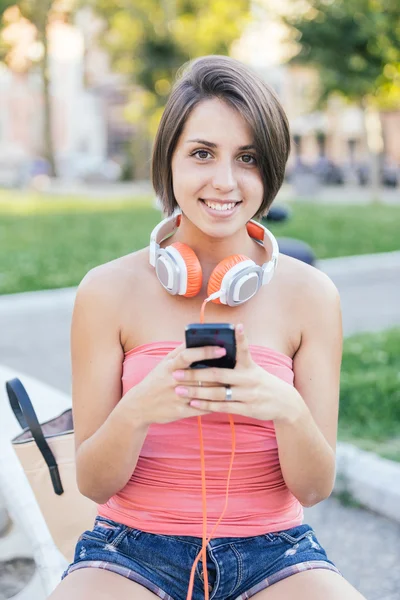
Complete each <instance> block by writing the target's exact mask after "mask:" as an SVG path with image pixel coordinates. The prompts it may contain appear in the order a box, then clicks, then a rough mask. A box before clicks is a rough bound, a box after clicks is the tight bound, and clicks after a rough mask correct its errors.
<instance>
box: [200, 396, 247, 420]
mask: <svg viewBox="0 0 400 600" xmlns="http://www.w3.org/2000/svg"><path fill="white" fill-rule="evenodd" d="M189 404H190V406H193V407H195V408H196V409H198V410H205V411H207V412H221V413H230V414H232V415H243V416H246V415H247V411H248V407H247V405H246V404H244V403H243V402H211V401H209V400H191V401H190V403H189Z"/></svg>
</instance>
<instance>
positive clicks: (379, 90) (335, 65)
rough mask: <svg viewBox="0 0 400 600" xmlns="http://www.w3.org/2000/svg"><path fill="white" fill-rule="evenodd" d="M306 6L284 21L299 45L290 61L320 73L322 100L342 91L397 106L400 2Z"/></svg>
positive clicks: (319, 1) (351, 0) (315, 1)
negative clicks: (303, 9) (311, 66)
mask: <svg viewBox="0 0 400 600" xmlns="http://www.w3.org/2000/svg"><path fill="white" fill-rule="evenodd" d="M307 6H308V9H307V10H306V11H303V12H301V13H300V12H296V14H292V15H290V16H288V17H285V19H284V20H285V22H286V23H287V24H288V25H290V26H291V27H292V28H293V32H294V35H293V38H294V39H296V40H297V41H298V43H299V44H300V48H299V53H298V54H297V56H296V57H294V58H293V59H292V60H293V61H294V62H300V63H307V64H311V65H314V66H316V67H317V68H318V69H319V71H320V76H321V85H322V100H324V99H326V98H327V97H328V96H329V94H331V93H332V92H340V93H343V94H344V95H345V96H346V97H348V98H350V99H352V100H361V99H363V98H365V97H366V96H373V97H375V98H376V99H377V100H378V101H379V102H381V103H383V104H385V103H386V104H387V103H388V101H389V104H391V103H392V102H393V103H394V105H396V104H397V106H399V102H400V45H399V39H400V3H399V2H398V0H334V1H331V2H326V0H310V1H309V2H308V3H307Z"/></svg>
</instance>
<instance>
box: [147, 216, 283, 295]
mask: <svg viewBox="0 0 400 600" xmlns="http://www.w3.org/2000/svg"><path fill="white" fill-rule="evenodd" d="M181 218H182V213H181V212H180V211H179V212H177V213H174V214H173V215H172V216H171V217H168V218H167V219H164V220H163V221H161V223H159V224H158V225H157V226H156V227H155V228H154V229H153V231H152V233H151V236H150V264H151V265H152V266H153V267H155V270H156V274H157V277H158V280H159V281H160V283H161V285H162V286H163V287H164V288H165V289H166V290H167V292H169V293H170V294H172V295H177V294H178V295H181V296H185V297H186V298H192V297H193V296H197V294H198V293H199V291H200V290H201V286H202V282H203V273H202V269H201V265H200V261H199V259H198V258H197V256H196V254H195V252H194V251H193V250H192V248H190V247H189V246H188V245H186V244H182V242H175V243H174V244H171V245H170V246H167V247H166V248H161V247H160V244H161V243H162V242H163V241H164V240H165V239H166V238H167V237H170V235H172V234H173V233H175V231H176V230H177V229H178V227H179V225H180V223H181ZM246 227H247V231H248V233H249V235H250V237H251V238H252V239H254V240H256V241H257V242H258V243H262V244H263V245H264V248H265V250H266V251H267V254H268V257H269V260H268V261H267V262H265V263H264V264H263V265H262V266H259V265H257V264H256V263H255V262H254V261H253V260H251V259H250V258H248V257H247V256H245V255H244V254H233V255H232V256H228V257H227V258H224V260H222V261H221V262H220V263H218V265H217V266H216V267H215V269H214V270H213V272H212V273H211V276H210V279H209V281H208V286H207V295H208V300H211V301H212V302H214V303H215V304H228V305H229V306H238V305H239V304H243V303H244V302H246V301H247V300H250V298H252V297H253V296H254V295H255V294H256V293H257V292H258V290H259V289H260V287H261V286H262V285H265V284H267V283H269V282H270V281H271V279H272V277H273V275H274V272H275V269H276V266H277V264H278V256H279V248H278V243H277V241H276V239H275V237H274V236H273V235H272V233H271V232H270V231H269V230H268V229H267V228H266V227H264V226H263V225H260V223H257V221H254V220H252V219H251V220H250V221H249V222H248V223H247V225H246Z"/></svg>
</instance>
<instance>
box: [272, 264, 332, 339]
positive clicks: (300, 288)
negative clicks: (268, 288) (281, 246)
mask: <svg viewBox="0 0 400 600" xmlns="http://www.w3.org/2000/svg"><path fill="white" fill-rule="evenodd" d="M278 270H279V279H280V281H281V283H282V286H283V290H284V291H285V293H286V294H289V295H290V297H291V298H292V299H293V307H295V312H296V317H297V319H298V320H299V323H301V324H302V325H303V326H306V325H307V323H310V321H311V322H314V323H315V322H316V321H317V320H318V316H319V315H325V316H326V317H327V316H328V315H329V313H331V314H332V313H334V312H336V313H338V312H339V313H340V296H339V291H338V289H337V287H336V285H335V284H334V283H333V281H332V280H331V279H330V277H328V275H326V273H323V272H322V271H320V270H319V269H317V268H316V267H313V266H311V265H308V264H306V263H304V262H302V261H300V260H298V259H296V258H292V257H290V256H285V255H280V258H279V267H278ZM302 329H303V327H302Z"/></svg>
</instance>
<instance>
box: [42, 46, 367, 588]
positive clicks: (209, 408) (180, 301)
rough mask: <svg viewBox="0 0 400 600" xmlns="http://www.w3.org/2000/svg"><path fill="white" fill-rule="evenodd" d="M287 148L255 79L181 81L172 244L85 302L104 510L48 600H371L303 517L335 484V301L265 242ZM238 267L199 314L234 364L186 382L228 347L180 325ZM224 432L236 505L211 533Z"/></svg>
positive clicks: (87, 371)
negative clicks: (221, 337)
mask: <svg viewBox="0 0 400 600" xmlns="http://www.w3.org/2000/svg"><path fill="white" fill-rule="evenodd" d="M289 150H290V137H289V129H288V123H287V119H286V116H285V114H284V111H283V109H282V107H281V105H280V103H279V101H278V99H277V97H276V96H275V94H274V93H273V91H272V90H271V89H270V88H269V87H268V86H267V85H266V84H265V83H263V82H262V81H261V80H260V79H259V78H258V77H257V76H256V75H255V74H253V73H252V72H251V71H250V70H249V69H248V68H247V67H245V66H244V65H242V64H241V63H239V62H237V61H234V60H232V59H230V58H226V57H220V56H209V57H203V58H201V59H198V60H195V61H194V62H192V63H191V64H190V65H189V67H188V68H187V69H186V70H185V71H183V73H181V74H180V77H179V79H178V80H177V82H176V84H175V87H174V90H173V92H172V94H171V96H170V98H169V100H168V103H167V106H166V108H165V111H164V114H163V117H162V120H161V123H160V127H159V131H158V134H157V138H156V141H155V146H154V153H153V175H152V176H153V184H154V188H155V191H156V193H157V195H158V197H159V198H160V200H161V202H162V205H163V207H164V209H165V213H166V214H167V215H168V216H171V215H172V216H173V218H172V221H169V222H168V223H169V224H168V225H167V226H166V227H167V229H166V230H168V232H169V235H167V236H165V231H164V229H163V231H164V234H163V235H161V237H160V234H159V233H157V234H156V240H155V241H154V240H153V241H152V243H151V245H150V248H149V247H147V248H144V249H142V250H140V251H138V252H135V253H133V254H129V255H128V256H124V257H122V258H119V259H117V260H114V261H112V262H110V263H107V264H105V265H101V266H100V267H97V268H96V269H93V270H92V271H90V272H89V273H88V275H87V276H86V277H85V278H84V279H83V281H82V283H81V285H80V286H79V290H78V293H77V298H76V303H75V309H74V315H73V324H72V363H73V407H74V419H75V434H76V442H77V451H76V461H77V477H78V484H79V487H80V490H81V492H82V493H83V494H84V495H85V496H87V497H89V498H91V499H92V500H94V501H95V502H96V503H98V505H99V508H98V512H99V515H98V517H97V519H96V522H95V524H94V527H93V530H92V531H86V532H84V533H83V534H82V536H81V537H80V539H79V541H78V544H77V546H76V552H75V558H74V562H73V564H72V565H70V566H69V568H68V569H67V571H66V573H64V577H63V581H62V582H61V583H60V585H59V586H58V588H57V589H56V590H55V592H53V594H52V595H51V599H52V600H64V599H65V600H66V599H68V600H70V598H74V600H81V599H82V600H83V599H85V600H88V599H92V598H93V599H96V600H97V599H103V598H104V599H106V598H107V599H108V598H118V600H128V599H131V598H135V600H145V599H148V600H150V599H151V598H154V597H155V596H158V597H159V598H167V599H172V600H185V598H187V597H190V596H192V597H193V599H194V600H199V599H201V598H204V597H209V598H210V599H215V600H235V599H245V598H250V597H254V598H257V599H258V600H264V599H265V600H284V599H287V598H294V597H295V598H296V599H297V600H320V599H321V598H323V599H324V600H356V599H361V598H362V596H361V595H360V594H359V593H358V592H357V591H356V590H355V589H354V588H353V587H352V586H351V585H350V584H349V583H348V582H347V581H346V580H345V579H344V578H343V576H342V575H341V573H340V572H339V571H338V569H337V568H336V567H335V565H334V564H333V563H332V562H331V561H330V560H329V559H328V557H327V556H326V553H325V551H324V549H323V548H322V547H321V544H320V543H319V542H318V540H317V538H316V535H315V533H314V531H313V530H312V529H311V527H310V526H309V525H307V524H304V523H303V506H312V505H314V504H317V503H318V502H321V501H322V500H324V499H325V498H327V497H328V496H329V495H330V494H331V492H332V488H333V484H334V478H335V444H336V434H337V417H338V398H339V373H340V364H341V344H342V334H341V314H340V302H339V297H338V293H337V290H336V288H335V287H334V285H333V284H332V282H331V281H330V280H329V279H328V278H327V277H326V276H325V275H324V274H323V273H321V272H319V271H318V270H316V269H314V268H312V267H310V266H308V265H305V264H303V263H301V262H299V261H297V260H295V259H292V258H289V257H286V256H283V255H280V256H279V261H277V260H276V259H277V255H276V254H277V253H276V246H274V243H273V236H270V235H268V233H265V241H264V244H262V243H259V242H260V241H262V238H263V233H262V228H261V227H259V228H257V225H254V223H253V224H251V220H252V219H253V218H254V217H258V216H260V215H263V214H266V213H267V211H268V209H269V207H270V205H271V203H272V201H273V199H274V197H275V196H276V194H277V192H278V190H279V188H280V186H281V184H282V181H283V176H284V170H285V165H286V161H287V158H288V154H289ZM174 211H175V212H174ZM260 231H261V235H260ZM149 233H150V232H149ZM164 238H165V239H164ZM255 238H257V239H255ZM274 253H275V254H274ZM232 257H233V258H232ZM250 261H253V262H250ZM241 263H242V264H241ZM254 263H255V265H258V267H255V266H251V265H254ZM249 265H250V267H249ZM154 267H156V268H154ZM242 267H243V268H244V269H245V270H244V271H243V273H241V269H242ZM260 267H261V268H260ZM246 268H247V269H249V270H247V271H246ZM215 269H216V270H217V272H215ZM255 272H257V273H258V275H257V277H255V276H253V275H254V273H255ZM226 273H227V275H226V277H227V278H228V280H229V281H228V284H229V285H228V288H229V289H228V292H226V293H225V292H224V295H222V296H220V297H218V298H216V297H215V296H214V297H213V301H211V302H209V303H208V304H207V308H206V312H205V320H206V322H227V323H232V324H234V325H235V335H236V343H237V363H236V366H235V368H234V369H221V368H206V369H191V368H189V367H190V365H191V363H192V362H194V361H196V360H201V359H204V358H211V357H213V356H216V354H215V351H216V349H215V348H213V347H205V348H190V349H189V348H186V347H185V344H184V343H183V342H182V341H183V339H184V330H185V326H186V325H187V324H188V323H194V322H199V319H200V311H201V308H202V305H203V303H204V301H205V300H206V298H208V296H210V293H211V292H212V291H215V290H216V289H217V290H218V289H219V288H220V287H221V285H225V287H226V278H225V279H223V283H221V277H222V278H223V277H224V274H226ZM240 273H241V274H240ZM251 273H253V275H252V274H251ZM238 274H239V275H240V276H239V275H238ZM239 280H240V281H239ZM238 281H239V283H238ZM252 286H253V287H252ZM165 288H167V289H165ZM168 292H169V293H168ZM199 416H201V423H202V439H200V437H201V436H200V430H199V428H198V424H199V423H198V422H199V419H198V418H196V417H199ZM230 421H231V423H232V424H233V425H234V433H235V436H236V451H235V456H234V459H233V467H232V470H231V473H230V481H229V497H228V501H227V508H226V511H225V514H224V517H223V519H222V521H221V522H220V524H219V526H218V528H217V530H216V531H215V532H214V534H213V536H212V537H211V539H210V533H211V532H212V529H213V528H214V526H215V524H216V523H217V521H218V519H219V517H220V515H221V513H222V512H223V508H224V503H225V492H226V487H227V480H228V474H229V467H230V457H231V445H232V438H231V432H233V429H232V428H231V426H230ZM201 445H203V446H204V455H205V476H206V480H205V481H206V494H204V490H203V494H202V486H203V480H202V465H201V452H200V447H201ZM205 499H206V503H207V504H206V507H205V506H204V505H203V502H204V501H205ZM203 513H204V514H203ZM205 516H206V517H207V521H206V530H204V529H203V525H204V523H205ZM204 540H205V544H204V548H206V550H203V552H202V559H203V560H202V561H199V562H197V564H195V559H196V557H198V555H199V553H200V551H201V549H202V545H203V541H204ZM194 564H195V567H193V565H194ZM192 567H193V571H191V569H192ZM191 572H192V573H193V586H194V587H193V590H192V589H190V591H189V594H188V589H189V588H190V585H189V583H190V582H189V578H190V575H191Z"/></svg>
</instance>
